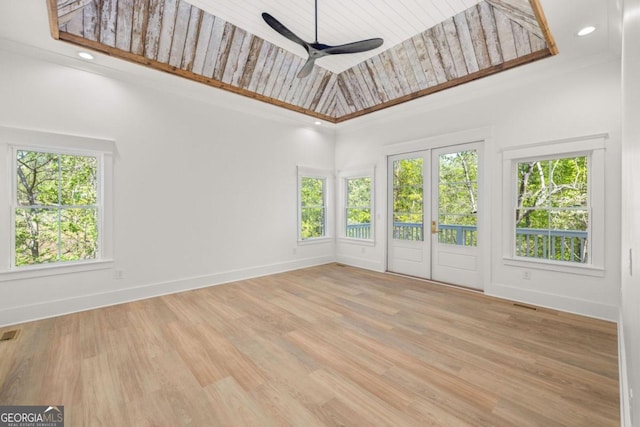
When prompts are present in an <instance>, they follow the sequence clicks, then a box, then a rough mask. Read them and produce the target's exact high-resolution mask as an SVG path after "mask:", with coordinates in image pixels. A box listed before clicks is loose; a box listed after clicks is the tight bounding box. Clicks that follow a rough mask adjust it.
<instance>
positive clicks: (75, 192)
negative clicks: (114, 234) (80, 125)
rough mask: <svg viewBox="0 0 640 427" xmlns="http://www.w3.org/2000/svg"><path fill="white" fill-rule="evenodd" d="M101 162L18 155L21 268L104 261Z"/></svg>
mask: <svg viewBox="0 0 640 427" xmlns="http://www.w3.org/2000/svg"><path fill="white" fill-rule="evenodd" d="M97 179H98V158H97V157H95V156H84V155H73V154H61V153H53V152H44V151H32V150H22V149H17V150H15V183H16V185H15V191H14V193H15V200H14V203H15V205H14V209H13V214H14V242H15V247H14V255H15V258H14V260H13V263H14V265H15V266H16V267H21V266H27V265H37V264H44V263H52V262H63V261H78V260H86V259H95V258H97V257H98V218H99V214H100V212H99V198H98V186H97Z"/></svg>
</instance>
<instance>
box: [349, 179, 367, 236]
mask: <svg viewBox="0 0 640 427" xmlns="http://www.w3.org/2000/svg"><path fill="white" fill-rule="evenodd" d="M346 190H347V200H346V203H347V206H346V209H345V214H346V215H345V218H346V224H345V226H346V229H345V235H346V237H351V238H354V239H371V178H370V177H364V178H348V179H346Z"/></svg>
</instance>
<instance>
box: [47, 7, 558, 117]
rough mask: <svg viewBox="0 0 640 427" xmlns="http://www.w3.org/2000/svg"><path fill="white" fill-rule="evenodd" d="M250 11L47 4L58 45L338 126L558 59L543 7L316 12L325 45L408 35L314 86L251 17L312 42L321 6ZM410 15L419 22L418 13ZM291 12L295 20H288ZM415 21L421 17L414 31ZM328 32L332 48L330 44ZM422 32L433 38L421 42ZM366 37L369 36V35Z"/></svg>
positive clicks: (297, 58)
mask: <svg viewBox="0 0 640 427" xmlns="http://www.w3.org/2000/svg"><path fill="white" fill-rule="evenodd" d="M326 1H327V2H328V3H330V1H329V0H326ZM331 1H333V0H331ZM244 3H246V2H235V3H231V2H224V1H217V2H213V1H211V0H191V1H190V2H187V1H185V0H48V6H49V17H50V25H51V33H52V35H53V37H54V38H56V39H60V40H64V41H67V42H71V43H74V44H76V45H79V46H83V47H87V48H91V49H94V50H97V51H100V52H103V53H107V54H109V55H112V56H115V57H119V58H121V59H125V60H128V61H133V62H136V63H139V64H142V65H145V66H149V67H152V68H155V69H158V70H162V71H166V72H169V73H173V74H176V75H179V76H182V77H186V78H189V79H192V80H195V81H198V82H201V83H204V84H208V85H210V86H214V87H218V88H222V89H225V90H228V91H231V92H235V93H238V94H241V95H245V96H249V97H251V98H255V99H258V100H261V101H265V102H269V103H271V104H275V105H278V106H281V107H284V108H288V109H290V110H294V111H298V112H301V113H304V114H307V115H310V116H313V117H317V118H320V119H323V120H327V121H330V122H334V123H337V122H341V121H344V120H348V119H351V118H354V117H358V116H361V115H363V114H367V113H370V112H373V111H377V110H380V109H382V108H386V107H389V106H392V105H396V104H399V103H402V102H406V101H409V100H412V99H415V98H417V97H421V96H424V95H428V94H430V93H434V92H437V91H440V90H443V89H446V88H449V87H452V86H456V85H459V84H461V83H465V82H468V81H471V80H475V79H478V78H481V77H484V76H488V75H491V74H494V73H496V72H500V71H503V70H506V69H509V68H512V67H515V66H518V65H522V64H525V63H528V62H532V61H535V60H538V59H542V58H545V57H547V56H550V55H554V54H556V53H557V49H556V47H555V43H554V41H553V37H552V36H551V34H550V32H549V30H548V26H547V24H546V20H545V18H544V14H543V12H542V9H541V7H540V5H539V3H538V0H530V1H529V0H485V1H481V2H479V3H478V2H477V1H474V0H458V1H448V2H447V1H442V0H437V1H436V0H431V1H423V2H418V1H415V2H413V1H407V2H403V5H402V6H399V5H396V4H395V3H396V2H386V1H380V2H374V1H372V2H368V3H367V4H368V5H369V6H368V7H367V8H366V10H369V11H371V10H375V11H377V12H376V13H375V14H374V15H375V16H372V15H371V14H369V15H367V13H364V12H365V9H362V10H361V11H360V12H358V10H354V6H351V10H345V11H341V10H340V4H343V2H342V3H341V2H337V1H336V2H334V3H335V5H334V6H333V9H330V8H329V7H328V8H327V9H329V10H332V11H333V13H334V15H333V16H325V17H324V18H323V15H322V14H321V12H319V14H320V16H319V20H320V23H319V25H320V29H319V38H320V41H321V42H323V43H327V44H333V43H335V44H340V43H345V42H349V41H355V40H360V39H363V38H368V37H378V36H380V35H381V33H380V32H378V29H380V28H383V27H384V26H390V24H389V22H390V21H393V22H396V23H400V24H399V25H397V26H396V27H395V28H394V29H389V28H387V29H386V30H385V31H386V32H385V33H384V34H382V36H383V37H384V38H385V44H384V45H383V46H382V47H381V48H379V49H378V50H376V51H373V52H372V53H369V54H368V55H367V54H361V55H365V56H359V55H338V56H337V57H336V58H335V59H336V61H335V62H334V63H325V61H327V60H334V58H322V59H320V60H318V62H317V63H316V66H315V67H314V70H313V71H312V73H311V74H310V75H309V76H308V77H306V78H304V79H298V78H296V77H295V76H296V74H297V71H298V70H299V69H300V67H302V65H303V64H304V61H305V58H304V57H303V56H302V55H303V54H304V53H305V52H304V49H302V48H301V47H300V46H297V45H295V44H293V43H291V42H289V41H288V40H286V39H285V38H284V37H281V36H279V35H277V34H276V33H275V32H273V30H271V29H270V28H269V27H268V26H267V25H266V23H264V22H263V21H261V18H260V16H259V13H258V16H257V18H256V19H252V18H251V17H252V16H253V14H254V11H253V9H254V8H259V10H262V9H261V8H265V9H264V10H263V11H268V12H269V13H272V14H274V16H276V17H277V18H278V19H279V20H281V21H282V22H283V23H284V24H285V25H286V26H288V27H289V28H290V29H292V30H293V31H294V32H297V33H298V34H299V35H300V36H301V37H303V38H307V39H310V40H311V39H313V3H312V2H305V6H308V7H310V8H311V10H310V11H308V15H309V16H304V13H303V12H302V11H301V9H300V5H298V3H300V2H284V1H280V2H277V1H276V2H273V4H272V2H266V1H262V2H256V3H257V5H254V6H248V5H244ZM267 3H269V4H270V5H271V6H267V5H266V4H267ZM281 3H282V4H281ZM414 3H415V4H418V3H419V4H420V5H419V6H420V11H421V12H420V11H417V9H416V11H414V12H412V11H411V10H412V9H411V7H413V6H415V5H414ZM469 4H471V6H470V7H467V6H469ZM239 5H243V6H242V7H240V6H239ZM276 5H279V6H278V7H279V10H280V11H281V12H278V11H277V10H278V8H277V7H276ZM283 5H284V8H283ZM322 5H323V2H320V4H319V7H320V8H322ZM447 5H448V6H447ZM329 6H330V5H329ZM390 6H391V7H392V9H394V10H395V12H394V14H397V13H399V14H400V15H398V16H402V18H398V17H396V18H393V19H392V18H391V16H394V15H388V14H390V13H391V12H390V9H385V7H390ZM427 6H432V8H427ZM267 7H269V8H270V9H269V8H267ZM287 7H290V10H289V12H287V13H285V12H282V11H283V10H286V8H287ZM360 7H362V6H360ZM216 8H219V9H218V10H219V12H216ZM274 8H275V9H274ZM336 8H337V9H336ZM273 10H276V11H273ZM320 10H322V9H320ZM234 11H235V12H234ZM436 11H437V12H436ZM279 13H282V15H279ZM305 13H306V12H305ZM412 13H415V14H418V15H419V14H420V13H422V16H420V19H418V20H417V21H414V17H413V16H409V15H410V14H412ZM345 14H350V15H353V16H354V18H350V20H349V22H350V21H358V19H360V21H359V22H358V23H357V24H355V23H354V24H353V25H352V24H350V23H349V24H346V25H344V24H339V23H340V22H341V21H340V19H338V17H339V16H340V15H345ZM299 15H301V16H302V17H298V18H296V17H297V16H299ZM427 15H429V16H427ZM281 16H284V18H283V17H281ZM385 16H389V19H386V18H385ZM289 20H291V22H289ZM343 20H344V18H343ZM434 21H437V22H434ZM302 22H304V24H302ZM324 22H326V24H324ZM408 22H411V24H408ZM416 22H417V23H416ZM421 22H422V23H424V22H426V23H427V24H420V23H421ZM323 25H327V30H325V31H327V32H328V33H331V34H332V37H335V38H331V39H328V37H327V38H324V39H323V32H322V31H323V30H322V28H323V27H322V26H323ZM332 25H333V26H337V27H340V26H341V25H343V26H346V28H345V31H344V33H343V34H336V33H334V32H333V30H331V26H332ZM420 25H425V27H424V28H422V29H417V30H416V28H419V26H420ZM367 26H370V27H371V28H373V30H369V31H368V32H367V31H366V29H365V27H367ZM337 27H336V28H337ZM304 28H307V29H306V30H304ZM354 28H355V29H354ZM399 28H402V30H401V29H399ZM347 29H348V30H347ZM298 31H299V32H298ZM309 31H311V33H309ZM335 31H338V30H337V29H336V30H335ZM270 32H273V34H271V33H270ZM311 41H312V40H311ZM396 41H397V43H396ZM392 43H394V44H392ZM371 55H372V56H371ZM358 56H359V57H358ZM350 61H351V62H350Z"/></svg>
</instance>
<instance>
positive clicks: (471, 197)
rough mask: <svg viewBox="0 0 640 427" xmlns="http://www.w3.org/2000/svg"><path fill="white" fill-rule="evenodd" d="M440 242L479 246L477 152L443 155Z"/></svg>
mask: <svg viewBox="0 0 640 427" xmlns="http://www.w3.org/2000/svg"><path fill="white" fill-rule="evenodd" d="M438 161H439V165H438V167H439V169H438V181H439V182H438V242H439V243H443V244H449V245H462V246H478V222H477V220H478V152H477V151H476V150H468V151H459V152H457V153H447V154H442V155H440V157H439V159H438Z"/></svg>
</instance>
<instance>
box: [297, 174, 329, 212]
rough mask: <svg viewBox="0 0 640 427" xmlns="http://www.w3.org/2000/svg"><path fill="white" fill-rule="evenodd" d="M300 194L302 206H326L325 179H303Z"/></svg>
mask: <svg viewBox="0 0 640 427" xmlns="http://www.w3.org/2000/svg"><path fill="white" fill-rule="evenodd" d="M300 193H301V194H300V203H301V205H302V206H316V207H322V206H324V180H323V179H320V178H309V177H302V179H301V185H300Z"/></svg>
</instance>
